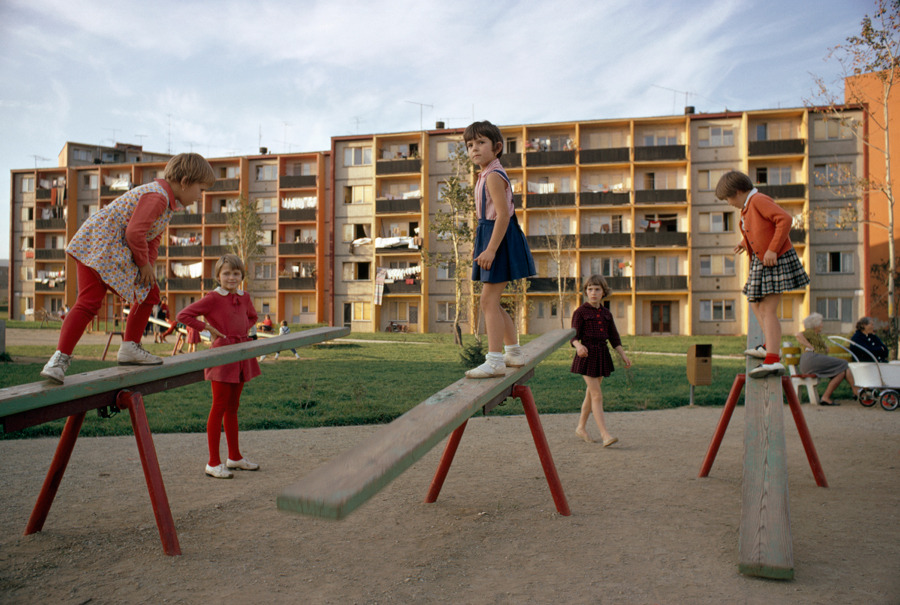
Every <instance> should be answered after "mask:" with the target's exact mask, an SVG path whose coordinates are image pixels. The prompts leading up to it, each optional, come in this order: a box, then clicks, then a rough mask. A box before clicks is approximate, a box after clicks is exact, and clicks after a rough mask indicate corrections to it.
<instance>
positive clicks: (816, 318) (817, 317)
mask: <svg viewBox="0 0 900 605" xmlns="http://www.w3.org/2000/svg"><path fill="white" fill-rule="evenodd" d="M824 320H825V318H824V317H822V314H821V313H810V314H809V315H808V316H807V317H806V319H804V320H803V327H804V328H806V329H807V330H809V329H811V328H816V327H818V326H821V325H822V322H823V321H824Z"/></svg>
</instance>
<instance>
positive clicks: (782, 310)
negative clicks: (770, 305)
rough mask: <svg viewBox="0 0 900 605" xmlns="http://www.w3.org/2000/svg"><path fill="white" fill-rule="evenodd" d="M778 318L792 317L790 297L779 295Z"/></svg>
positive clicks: (792, 303)
mask: <svg viewBox="0 0 900 605" xmlns="http://www.w3.org/2000/svg"><path fill="white" fill-rule="evenodd" d="M778 318H779V319H794V301H793V300H792V299H790V298H786V297H784V296H782V297H781V302H780V303H778Z"/></svg>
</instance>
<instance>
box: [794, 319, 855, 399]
mask: <svg viewBox="0 0 900 605" xmlns="http://www.w3.org/2000/svg"><path fill="white" fill-rule="evenodd" d="M822 319H823V317H822V315H821V313H813V314H811V315H810V316H809V317H807V318H806V319H804V320H803V327H805V328H806V329H805V330H804V331H803V332H800V333H799V334H797V340H798V341H799V342H800V346H801V347H803V348H804V351H803V355H801V356H800V366H799V367H800V372H801V373H802V374H815V375H816V376H819V377H820V378H830V379H831V380H829V381H828V386H827V387H826V388H825V393H824V394H823V395H822V398H821V399H819V405H840V404H839V403H835V402H834V400H832V399H831V394H832V393H834V390H835V389H836V388H837V386H838V385H839V384H841V381H842V380H846V381H847V382H848V383H850V388H851V389H853V396H854V397H856V396H857V395H859V389H857V388H856V385H855V384H853V375H852V374H851V373H850V370H849V366H848V364H847V362H846V361H844V360H843V359H838V358H837V357H831V356H829V355H827V353H828V344H827V343H826V342H825V337H824V336H822V334H821V332H822Z"/></svg>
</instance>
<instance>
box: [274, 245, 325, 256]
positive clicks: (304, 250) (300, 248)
mask: <svg viewBox="0 0 900 605" xmlns="http://www.w3.org/2000/svg"><path fill="white" fill-rule="evenodd" d="M315 253H316V244H315V243H312V244H307V243H281V244H278V254H315Z"/></svg>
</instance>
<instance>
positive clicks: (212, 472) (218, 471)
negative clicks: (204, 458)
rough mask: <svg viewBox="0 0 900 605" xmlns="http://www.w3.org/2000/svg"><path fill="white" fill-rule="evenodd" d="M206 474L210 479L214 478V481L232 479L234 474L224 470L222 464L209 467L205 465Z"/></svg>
mask: <svg viewBox="0 0 900 605" xmlns="http://www.w3.org/2000/svg"><path fill="white" fill-rule="evenodd" d="M206 474H207V475H209V476H210V477H215V478H216V479H231V478H232V477H234V473H232V472H231V471H230V470H228V469H227V468H225V465H224V464H220V465H219V466H210V465H208V464H207V465H206Z"/></svg>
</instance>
